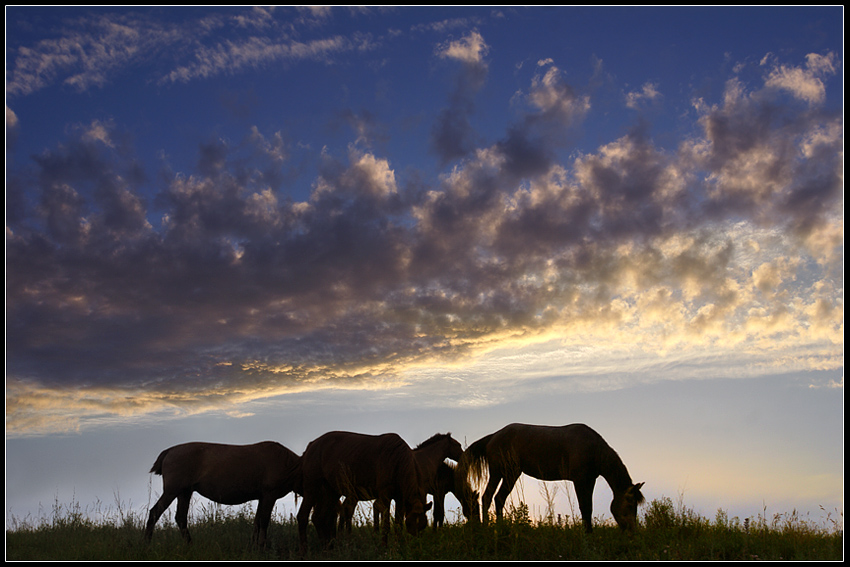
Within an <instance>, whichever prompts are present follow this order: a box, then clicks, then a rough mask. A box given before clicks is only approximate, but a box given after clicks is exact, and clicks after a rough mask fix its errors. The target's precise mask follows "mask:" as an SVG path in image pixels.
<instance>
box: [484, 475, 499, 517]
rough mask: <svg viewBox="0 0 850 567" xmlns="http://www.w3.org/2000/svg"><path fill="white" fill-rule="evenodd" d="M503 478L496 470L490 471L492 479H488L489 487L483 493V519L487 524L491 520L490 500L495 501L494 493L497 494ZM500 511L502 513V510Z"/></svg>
mask: <svg viewBox="0 0 850 567" xmlns="http://www.w3.org/2000/svg"><path fill="white" fill-rule="evenodd" d="M501 480H502V477H501V476H499V475H498V474H497V473H496V472H495V471H490V480H488V481H487V488H485V489H484V494H482V495H481V519H482V521H483V522H484V524H485V525H486V524H487V523H489V521H490V502H492V501H493V494H495V492H496V488H497V487H498V486H499V482H500V481H501ZM498 513H499V514H501V512H498Z"/></svg>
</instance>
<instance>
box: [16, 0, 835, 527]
mask: <svg viewBox="0 0 850 567" xmlns="http://www.w3.org/2000/svg"><path fill="white" fill-rule="evenodd" d="M842 23H843V8H842V7H814V8H808V7H803V8H776V7H771V8H598V7H555V8H523V7H520V8H510V7H500V8H430V7H429V8H426V7H422V8H345V7H338V8H221V9H216V8H203V9H200V8H166V7H164V8H31V7H11V8H10V7H7V9H6V164H7V165H6V514H7V525H8V523H9V518H10V516H12V517H17V518H19V519H20V518H25V517H32V518H37V517H38V516H39V515H40V514H41V513H43V512H48V513H49V511H50V510H51V508H52V505H53V504H54V502H56V501H58V502H59V503H60V504H66V503H68V502H70V501H72V500H76V501H77V502H79V503H80V504H81V505H82V506H83V507H89V506H92V505H94V503H96V502H100V503H103V504H105V505H107V506H109V505H112V504H113V500H115V499H119V500H121V501H123V502H124V505H125V506H126V505H128V504H129V505H130V506H132V507H133V508H139V509H145V508H146V507H147V505H148V501H149V498H150V494H151V491H153V493H157V492H158V491H159V489H160V481H159V479H158V478H157V479H153V480H152V479H151V478H150V476H149V475H148V474H147V471H148V470H149V468H150V466H151V464H152V463H153V460H154V459H155V458H156V456H157V454H158V453H159V451H160V450H162V449H164V448H166V447H168V446H170V445H173V444H176V443H181V442H184V441H191V440H206V441H218V442H231V443H251V442H255V441H260V440H263V439H273V440H276V441H279V442H281V443H283V444H284V445H286V446H287V447H289V448H291V449H292V450H294V451H296V452H298V453H300V452H302V451H303V450H304V448H305V447H306V444H307V443H308V442H309V441H310V440H312V439H314V438H316V437H318V436H319V435H321V434H322V433H324V432H326V431H328V430H332V429H343V430H351V431H360V432H366V433H382V432H386V431H394V432H397V433H399V434H401V435H402V436H403V437H404V438H405V439H406V440H407V441H408V442H409V443H410V444H411V445H415V444H417V443H419V442H420V441H422V440H424V439H426V438H428V437H430V436H431V435H433V434H434V433H436V432H446V431H451V432H452V434H453V435H454V436H455V437H456V438H458V439H460V440H461V441H462V442H463V443H465V444H468V443H472V442H473V441H475V440H476V439H478V438H480V437H482V436H483V435H486V434H488V433H491V432H493V431H496V430H497V429H500V428H501V427H503V426H504V425H506V424H508V423H512V422H526V423H540V424H550V425H556V424H567V423H574V422H584V423H587V424H588V425H590V426H591V427H593V428H594V429H596V430H597V431H599V432H600V433H601V434H602V435H603V437H605V438H606V439H607V440H608V441H609V443H610V444H611V445H612V446H613V447H614V448H615V449H616V450H617V451H618V452H619V453H620V455H621V457H622V458H623V460H624V462H625V463H626V465H627V467H628V468H629V470H630V472H631V474H632V477H633V478H634V479H635V481H639V482H646V485H645V487H644V492H645V494H646V495H647V497H648V498H650V499H652V498H657V497H660V496H670V497H673V498H678V497H679V495H682V497H683V499H684V502H685V503H686V504H688V505H690V506H693V507H694V508H695V509H696V510H697V512H699V513H701V514H703V515H706V516H709V517H712V516H713V515H714V512H715V511H716V510H717V508H723V509H724V510H727V511H729V513H730V514H731V515H739V516H741V517H746V516H752V515H755V514H760V513H764V512H765V511H766V512H767V513H768V514H769V515H770V514H773V513H784V512H791V510H793V509H796V510H797V511H798V512H801V513H803V514H811V515H812V519H814V520H820V519H822V518H823V516H824V515H825V512H824V510H826V511H827V512H830V511H833V510H836V509H837V510H840V512H841V513H842V514H843V481H844V477H843V462H844V457H843V447H844V445H843V440H844V437H843V429H844V427H843V425H844V424H843V412H844V405H843V393H844V342H843V340H844V339H843V336H844V333H843V331H844V263H843V257H844V228H843V227H844V201H843V199H844V193H843V132H844V131H843V75H844V68H843V27H842ZM57 463H61V466H58V465H57ZM564 492H565V488H564V487H563V486H561V487H560V496H559V498H561V499H563V500H559V503H558V508H557V510H556V512H559V513H570V512H569V507H568V503H567V502H566V497H565V496H564ZM521 496H522V497H523V498H524V499H526V500H527V501H529V502H531V503H532V504H533V505H537V506H539V505H540V501H541V500H540V498H541V497H540V494H539V490H538V488H537V485H536V484H535V483H533V482H532V481H530V480H529V479H526V480H525V482H524V485H523V488H522V491H521ZM154 499H155V498H154ZM608 501H610V491H609V490H608V487H607V486H606V485H605V483H604V481H602V480H600V481H599V482H598V483H597V490H596V505H595V514H598V515H600V516H603V517H604V516H606V515H607V514H608V511H607V508H608ZM281 506H282V507H285V508H286V509H287V510H288V511H292V512H294V510H293V508H294V504H293V503H292V502H289V503H288V505H287V503H282V504H281ZM287 506H288V507H287ZM833 515H834V514H833Z"/></svg>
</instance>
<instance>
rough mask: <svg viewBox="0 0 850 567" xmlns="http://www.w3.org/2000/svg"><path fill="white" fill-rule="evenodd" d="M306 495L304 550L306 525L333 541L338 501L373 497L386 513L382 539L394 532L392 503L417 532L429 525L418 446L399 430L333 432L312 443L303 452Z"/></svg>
mask: <svg viewBox="0 0 850 567" xmlns="http://www.w3.org/2000/svg"><path fill="white" fill-rule="evenodd" d="M301 469H302V488H303V493H302V496H303V499H302V501H301V507H300V508H299V509H298V514H297V515H296V517H297V520H298V535H299V538H300V541H301V552H302V554H303V553H305V552H306V549H307V524H308V523H309V521H310V512H311V511H312V512H313V524H314V525H315V526H316V531H317V532H318V534H319V539H320V541H322V542H323V543H324V544H326V545H329V544H330V541H331V540H332V539H333V538H334V537H335V536H336V521H337V515H338V513H339V510H340V504H339V499H340V497H342V496H345V497H346V499H348V498H352V499H354V500H361V499H363V500H369V499H372V498H375V499H376V501H375V506H376V507H377V508H378V511H379V513H381V514H384V512H387V513H386V514H384V515H383V518H384V521H383V538H382V539H383V542H384V543H385V544H386V543H387V539H388V534H389V513H388V512H389V507H390V501H391V500H395V501H396V514H397V517H398V518H399V519H400V520H401V519H403V520H404V524H405V526H406V527H407V531H408V532H409V533H411V534H412V535H416V534H418V533H419V532H420V531H421V530H422V529H424V528H425V527H427V525H428V520H427V517H426V515H425V513H426V511H427V510H428V509H429V508H430V504H428V505H426V496H425V491H424V490H423V488H422V471H421V469H420V466H419V463H418V462H417V460H416V458H415V457H414V453H413V449H411V448H410V446H409V445H408V444H407V443H405V442H404V440H403V439H402V438H401V437H399V436H398V435H396V434H395V433H385V434H383V435H366V434H362V433H351V432H347V431H331V432H328V433H325V434H324V435H322V436H321V437H318V438H317V439H315V440H313V441H311V442H310V443H309V444H308V445H307V449H306V450H305V451H304V454H303V455H301Z"/></svg>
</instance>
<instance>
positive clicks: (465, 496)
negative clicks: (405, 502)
mask: <svg viewBox="0 0 850 567" xmlns="http://www.w3.org/2000/svg"><path fill="white" fill-rule="evenodd" d="M413 455H414V457H415V458H416V462H417V463H418V464H419V469H420V471H421V472H422V482H423V488H424V489H425V492H426V493H428V494H433V495H434V528H436V527H437V525H438V524H439V525H442V524H443V518H444V517H445V505H444V502H445V496H446V493H447V492H452V493H453V494H455V496H457V498H458V500H460V502H461V506H462V507H463V510H464V515H465V516H466V517H467V518H469V517H471V515H472V514H473V512H472V510H473V508H474V510H475V515H476V516H477V511H478V494H477V493H475V492H474V491H473V490H472V488H471V487H469V486H468V483H466V485H465V487H466V490H462V487H464V484H462V483H461V482H460V481H455V478H454V469H453V468H450V467H449V465H447V464H446V463H445V460H446V459H447V458H448V459H452V460H454V461H458V460H460V457H461V455H463V447H462V446H461V444H460V442H458V441H457V440H456V439H453V438H452V436H451V433H445V434H441V433H438V434H436V435H434V436H432V437H431V438H429V439H427V440H426V441H423V442H422V443H420V444H419V445H417V446H416V448H415V449H414V450H413ZM456 486H457V488H455V487H456ZM370 496H371V498H369V499H370V500H371V499H373V498H374V495H370ZM361 499H362V500H366V498H361ZM357 502H358V499H356V498H354V497H351V496H346V498H345V502H344V503H343V504H342V511H341V513H340V518H339V527H340V529H345V530H346V531H348V532H351V519H352V517H353V516H354V508H355V507H356V506H357ZM398 512H399V508H398V506H396V516H397V518H396V520H397V521H400V518H398ZM373 513H374V524H375V529H378V526H379V525H380V523H381V522H380V514H379V507H378V506H374V507H373Z"/></svg>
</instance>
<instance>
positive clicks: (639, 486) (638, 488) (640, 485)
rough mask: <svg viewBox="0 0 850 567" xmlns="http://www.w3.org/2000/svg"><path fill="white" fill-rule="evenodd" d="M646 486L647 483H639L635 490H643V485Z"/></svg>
mask: <svg viewBox="0 0 850 567" xmlns="http://www.w3.org/2000/svg"><path fill="white" fill-rule="evenodd" d="M644 484H646V483H645V482H639V483H637V484H636V485H635V488H636V489H637V490H640V489H641V487H643V485H644Z"/></svg>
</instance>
